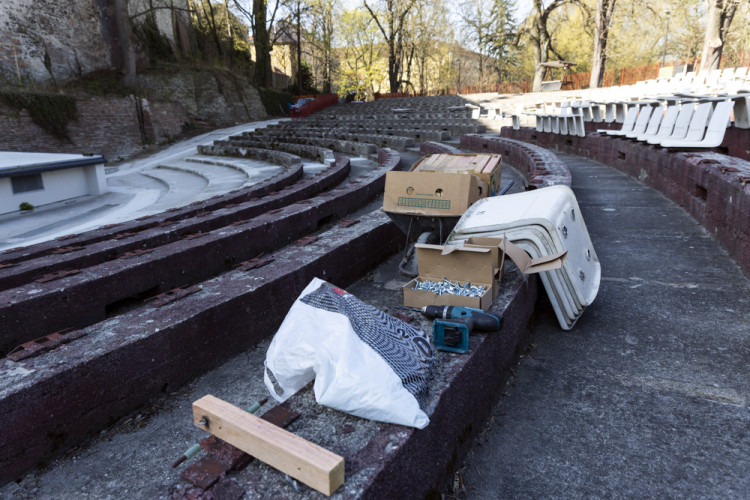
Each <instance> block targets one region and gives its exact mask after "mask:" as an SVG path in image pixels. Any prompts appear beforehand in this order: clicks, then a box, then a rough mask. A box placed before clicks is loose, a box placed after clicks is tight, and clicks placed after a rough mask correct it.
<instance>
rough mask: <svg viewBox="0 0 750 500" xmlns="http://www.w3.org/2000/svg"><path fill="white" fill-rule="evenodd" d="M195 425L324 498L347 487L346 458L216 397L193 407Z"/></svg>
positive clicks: (204, 400) (196, 403)
mask: <svg viewBox="0 0 750 500" xmlns="http://www.w3.org/2000/svg"><path fill="white" fill-rule="evenodd" d="M202 419H205V425H201V423H200V422H201V420H202ZM193 423H194V424H195V426H196V427H198V428H200V429H203V430H206V431H208V432H210V433H211V434H213V435H214V436H216V437H217V438H219V439H222V440H224V441H226V442H227V443H229V444H231V445H234V446H236V447H237V448H239V449H240V450H242V451H244V452H245V453H247V454H249V455H252V456H254V457H255V458H257V459H258V460H261V461H263V462H265V463H267V464H268V465H270V466H272V467H274V468H276V469H278V470H280V471H281V472H284V473H285V474H289V475H290V476H291V477H293V478H295V479H297V480H299V481H301V482H303V483H305V484H306V485H308V486H310V487H311V488H314V489H316V490H318V491H320V492H321V493H323V494H325V495H329V496H330V495H331V494H333V492H334V491H336V489H337V488H338V487H339V486H341V485H342V484H344V458H343V457H341V456H339V455H336V454H335V453H333V452H331V451H329V450H326V449H325V448H322V447H320V446H318V445H316V444H315V443H311V442H310V441H307V440H306V439H303V438H301V437H299V436H296V435H294V434H292V433H291V432H289V431H287V430H284V429H282V428H281V427H277V426H276V425H273V424H272V423H270V422H266V421H265V420H262V419H260V418H258V417H256V416H255V415H253V414H251V413H248V412H246V411H244V410H242V409H241V408H238V407H236V406H234V405H232V404H230V403H227V402H226V401H222V400H221V399H219V398H217V397H214V396H211V395H207V396H204V397H202V398H201V399H199V400H198V401H195V402H194V403H193Z"/></svg>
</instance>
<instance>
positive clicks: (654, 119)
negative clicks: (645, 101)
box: [643, 106, 664, 135]
mask: <svg viewBox="0 0 750 500" xmlns="http://www.w3.org/2000/svg"><path fill="white" fill-rule="evenodd" d="M663 117H664V112H663V111H662V109H661V106H655V107H654V109H653V111H652V112H651V119H650V120H649V121H648V127H646V131H645V132H644V133H643V134H644V135H656V133H657V132H658V131H659V125H660V124H661V121H662V118H663Z"/></svg>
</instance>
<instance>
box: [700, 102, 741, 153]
mask: <svg viewBox="0 0 750 500" xmlns="http://www.w3.org/2000/svg"><path fill="white" fill-rule="evenodd" d="M732 108H734V101H721V102H720V103H718V104H717V105H716V108H715V109H714V114H713V115H711V120H710V121H709V122H708V130H706V137H705V138H704V139H703V140H704V141H705V142H707V143H711V144H710V147H716V146H718V145H720V144H721V142H722V141H723V140H724V134H725V133H726V131H727V125H729V117H730V116H731V114H732Z"/></svg>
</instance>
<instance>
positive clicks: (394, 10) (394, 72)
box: [364, 0, 416, 92]
mask: <svg viewBox="0 0 750 500" xmlns="http://www.w3.org/2000/svg"><path fill="white" fill-rule="evenodd" d="M364 3H365V8H366V9H367V11H368V12H369V13H370V16H371V17H372V19H373V20H374V21H375V23H376V24H377V25H378V29H380V33H381V34H382V35H383V38H384V39H385V43H386V45H387V46H388V84H389V86H390V91H391V92H398V91H399V88H400V87H401V64H402V61H403V59H404V28H405V26H406V16H408V15H409V11H410V10H411V9H412V7H414V4H415V3H416V0H380V4H381V6H382V9H380V10H379V12H376V11H375V10H373V9H372V7H370V5H369V4H368V3H367V0H364Z"/></svg>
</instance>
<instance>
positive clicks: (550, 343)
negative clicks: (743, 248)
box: [461, 155, 750, 499]
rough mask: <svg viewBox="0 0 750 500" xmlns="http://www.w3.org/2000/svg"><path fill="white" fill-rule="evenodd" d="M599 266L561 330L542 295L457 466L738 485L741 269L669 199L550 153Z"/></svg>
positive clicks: (612, 494) (604, 483)
mask: <svg viewBox="0 0 750 500" xmlns="http://www.w3.org/2000/svg"><path fill="white" fill-rule="evenodd" d="M560 157H561V158H563V159H564V160H565V161H566V163H567V164H568V165H569V167H570V169H571V175H572V178H573V186H572V187H573V189H574V191H575V192H576V196H577V198H578V202H579V204H580V205H581V209H582V211H583V216H584V218H585V220H586V225H587V227H588V229H589V231H590V233H591V238H592V241H593V243H594V246H595V248H596V250H597V254H598V256H599V258H600V260H601V264H602V286H601V289H600V291H599V296H598V297H597V299H596V301H595V302H594V303H593V305H592V306H591V307H589V308H588V309H587V310H586V312H585V313H584V315H583V316H582V317H581V319H580V321H579V322H578V323H577V324H576V327H575V328H574V329H573V330H572V331H570V332H563V331H561V330H560V329H559V327H558V325H557V322H556V321H555V318H554V315H553V314H552V312H551V309H550V307H549V305H548V304H546V303H542V304H541V306H540V307H538V308H537V312H538V315H537V317H536V321H535V323H534V327H533V335H532V339H533V340H532V341H533V345H534V346H535V348H534V349H533V351H531V352H530V354H529V356H528V357H526V358H524V359H523V360H522V361H521V362H520V364H519V366H518V370H517V371H516V377H515V378H514V379H512V382H511V383H510V384H509V385H508V387H507V388H506V392H507V396H506V397H505V398H504V399H503V400H502V401H501V403H500V404H499V405H497V406H496V407H495V409H494V410H493V416H492V419H491V421H490V424H489V425H488V430H487V431H486V432H485V434H484V437H483V438H482V439H480V440H478V442H477V443H476V445H475V447H474V449H473V450H472V452H471V456H470V458H468V459H467V460H466V461H465V462H464V463H463V468H462V469H461V473H462V476H463V481H464V484H465V487H466V491H467V492H468V497H469V498H472V499H495V498H582V497H585V498H747V497H748V495H749V494H750V474H748V471H750V453H748V450H750V363H749V362H750V293H749V292H750V281H749V280H748V279H747V278H746V277H744V276H743V273H742V270H741V269H740V267H739V266H738V265H737V264H736V263H735V262H734V261H733V260H732V259H731V258H730V257H729V256H728V255H727V253H726V252H725V251H724V250H723V249H722V248H721V246H720V245H719V244H718V243H717V241H716V240H715V239H714V238H713V237H711V235H710V234H708V233H707V232H706V231H705V230H704V229H703V228H702V227H701V226H700V225H698V224H697V223H696V221H695V220H693V219H692V218H691V217H690V216H689V215H688V214H687V213H685V211H684V210H682V209H681V208H680V207H677V206H676V205H674V204H673V203H671V202H669V201H668V200H667V199H666V198H665V197H664V196H662V195H661V194H659V193H658V192H656V191H654V190H653V189H651V188H648V187H646V186H644V185H643V184H641V183H639V182H638V181H636V180H634V179H632V178H630V177H628V176H627V175H625V174H622V173H620V172H617V171H616V170H614V169H612V168H609V167H606V166H604V165H602V164H599V163H595V162H593V161H590V160H585V159H582V158H579V157H572V156H567V155H560Z"/></svg>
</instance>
